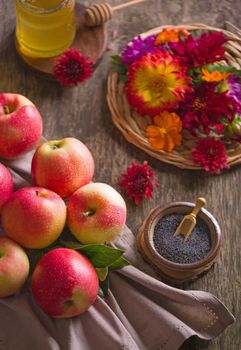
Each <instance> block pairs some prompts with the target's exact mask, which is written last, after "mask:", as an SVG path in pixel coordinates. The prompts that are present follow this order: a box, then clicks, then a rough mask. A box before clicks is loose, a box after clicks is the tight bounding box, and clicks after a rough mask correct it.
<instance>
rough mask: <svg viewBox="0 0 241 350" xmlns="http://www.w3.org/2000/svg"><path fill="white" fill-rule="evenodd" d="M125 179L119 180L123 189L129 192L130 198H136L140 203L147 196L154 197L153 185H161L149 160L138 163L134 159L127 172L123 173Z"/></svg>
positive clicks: (137, 202) (136, 201)
mask: <svg viewBox="0 0 241 350" xmlns="http://www.w3.org/2000/svg"><path fill="white" fill-rule="evenodd" d="M121 176H122V178H123V180H120V181H118V184H119V185H121V187H122V189H123V190H125V191H126V192H127V195H128V197H129V198H130V199H133V200H135V203H136V205H138V204H139V203H140V202H141V200H142V199H143V198H144V197H145V198H148V199H151V198H152V192H153V189H154V188H153V185H156V186H160V184H159V183H158V182H157V181H155V178H156V175H155V174H154V173H153V171H152V169H151V167H150V166H149V165H148V163H147V161H144V162H143V164H138V163H136V162H135V161H132V164H131V166H129V167H127V170H126V173H123V174H121Z"/></svg>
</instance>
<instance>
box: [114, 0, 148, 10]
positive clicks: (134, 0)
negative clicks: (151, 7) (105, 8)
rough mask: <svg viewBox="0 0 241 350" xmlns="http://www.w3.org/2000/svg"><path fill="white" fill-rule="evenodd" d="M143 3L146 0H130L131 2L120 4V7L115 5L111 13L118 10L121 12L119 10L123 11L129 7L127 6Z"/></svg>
mask: <svg viewBox="0 0 241 350" xmlns="http://www.w3.org/2000/svg"><path fill="white" fill-rule="evenodd" d="M144 1H147V0H132V1H129V2H126V3H124V4H120V5H117V6H115V7H112V9H111V10H112V11H118V10H121V9H124V8H125V7H129V6H132V5H135V4H139V3H141V2H144Z"/></svg>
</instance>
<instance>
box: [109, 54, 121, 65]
mask: <svg viewBox="0 0 241 350" xmlns="http://www.w3.org/2000/svg"><path fill="white" fill-rule="evenodd" d="M111 58H112V63H115V64H120V63H121V56H119V55H115V56H111Z"/></svg>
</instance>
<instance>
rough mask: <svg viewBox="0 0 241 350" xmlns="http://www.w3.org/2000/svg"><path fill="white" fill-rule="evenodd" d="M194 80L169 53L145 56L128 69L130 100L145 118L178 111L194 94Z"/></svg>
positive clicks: (127, 87) (127, 86)
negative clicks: (191, 79) (169, 110)
mask: <svg viewBox="0 0 241 350" xmlns="http://www.w3.org/2000/svg"><path fill="white" fill-rule="evenodd" d="M189 82H190V78H189V77H187V76H186V75H185V72H184V71H183V67H182V66H181V65H179V63H178V62H177V61H175V60H174V59H173V57H172V56H171V55H170V54H169V53H167V52H155V53H154V54H152V55H144V56H143V57H142V58H141V59H140V60H138V61H136V62H134V63H133V64H132V65H131V66H130V67H129V70H128V82H127V84H126V93H127V98H128V101H129V103H130V105H131V106H132V107H135V108H136V110H137V112H138V113H139V114H141V115H145V114H147V115H149V116H155V115H157V114H159V113H160V112H161V111H164V110H167V109H171V108H175V107H176V106H177V105H178V103H179V102H180V101H182V100H183V99H184V96H185V93H186V92H188V91H190V86H189Z"/></svg>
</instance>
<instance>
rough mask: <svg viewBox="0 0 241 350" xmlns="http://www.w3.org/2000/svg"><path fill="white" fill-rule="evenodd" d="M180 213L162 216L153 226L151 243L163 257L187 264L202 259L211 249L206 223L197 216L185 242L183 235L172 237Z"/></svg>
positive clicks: (179, 220)
mask: <svg viewBox="0 0 241 350" xmlns="http://www.w3.org/2000/svg"><path fill="white" fill-rule="evenodd" d="M183 217H184V215H182V214H176V213H175V214H169V215H166V216H164V217H162V218H161V219H160V220H159V221H158V222H157V224H156V225H155V228H154V235H153V243H154V247H155V249H156V250H157V252H158V253H159V254H160V255H162V256H163V257H164V258H165V259H167V260H170V261H173V262H175V263H179V264H189V263H193V262H196V261H199V260H201V259H203V258H204V257H205V256H206V255H207V254H208V252H209V251H210V249H211V238H210V231H209V228H208V225H207V224H206V223H205V222H204V221H203V220H202V219H201V218H200V217H197V224H196V226H195V228H194V229H193V231H192V234H191V235H190V236H189V238H188V239H187V241H186V242H184V236H183V235H178V236H176V237H175V238H174V237H173V235H174V233H175V231H176V229H177V227H178V225H179V224H180V222H181V220H182V219H183Z"/></svg>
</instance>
